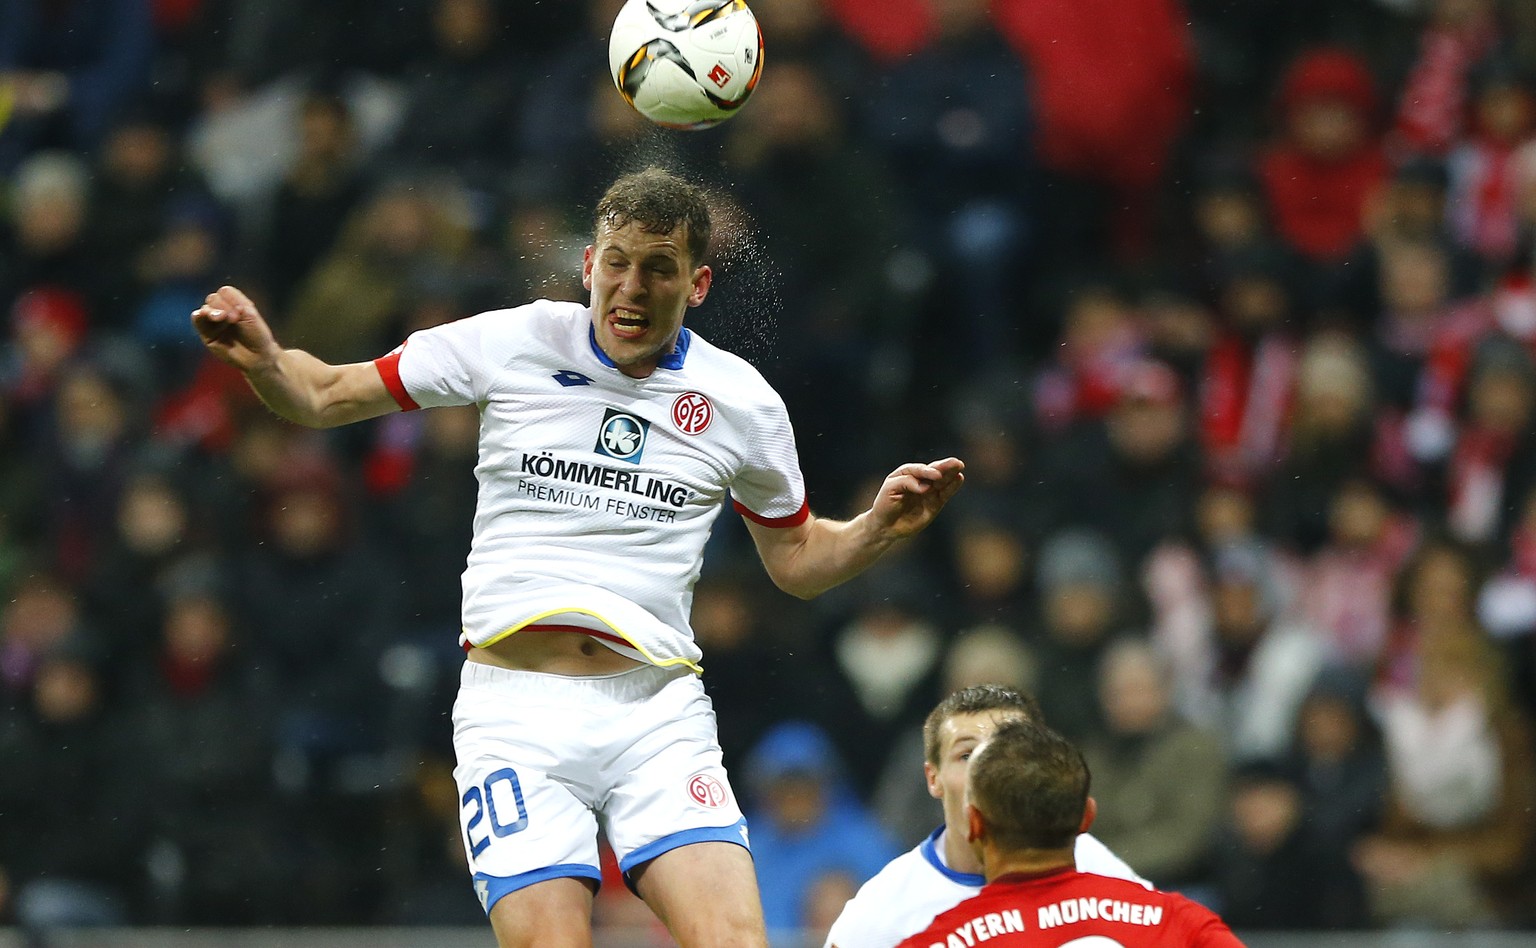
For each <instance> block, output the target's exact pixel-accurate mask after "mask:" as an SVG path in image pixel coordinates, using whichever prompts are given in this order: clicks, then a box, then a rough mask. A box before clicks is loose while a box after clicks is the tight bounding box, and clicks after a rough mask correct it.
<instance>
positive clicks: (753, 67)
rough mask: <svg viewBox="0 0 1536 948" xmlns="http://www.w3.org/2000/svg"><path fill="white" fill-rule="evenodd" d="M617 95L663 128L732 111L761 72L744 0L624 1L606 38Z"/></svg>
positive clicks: (691, 125) (704, 124) (695, 124)
mask: <svg viewBox="0 0 1536 948" xmlns="http://www.w3.org/2000/svg"><path fill="white" fill-rule="evenodd" d="M608 67H609V71H610V72H611V73H612V74H613V83H614V85H616V86H618V88H619V92H620V93H622V94H623V96H624V99H625V101H627V102H629V104H630V105H632V106H634V107H635V110H636V111H638V112H639V113H640V114H641V115H644V116H645V117H646V118H648V119H650V120H651V121H653V122H655V123H656V124H657V125H664V126H666V127H667V128H681V129H698V128H708V127H709V126H711V125H716V124H719V123H720V122H723V121H725V120H726V119H728V118H730V117H731V116H732V115H735V114H736V111H737V110H738V109H740V108H741V107H742V105H744V104H745V103H746V101H747V98H748V97H749V96H751V95H752V90H753V89H755V88H757V80H758V79H759V78H760V77H761V76H762V74H763V34H762V31H761V30H760V29H759V28H758V25H757V18H756V17H755V16H753V15H752V11H751V10H749V9H748V8H747V5H746V3H745V0H628V2H627V3H625V4H624V7H623V8H622V9H621V10H619V15H618V17H617V18H616V19H615V20H614V21H613V32H612V33H611V34H610V35H609V37H608Z"/></svg>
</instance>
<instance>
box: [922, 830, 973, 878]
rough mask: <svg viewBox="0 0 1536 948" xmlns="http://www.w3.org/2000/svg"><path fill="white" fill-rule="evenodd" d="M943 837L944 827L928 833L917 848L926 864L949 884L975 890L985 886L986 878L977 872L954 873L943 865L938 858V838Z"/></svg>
mask: <svg viewBox="0 0 1536 948" xmlns="http://www.w3.org/2000/svg"><path fill="white" fill-rule="evenodd" d="M943 835H944V827H942V826H940V827H939V828H938V829H936V830H934V831H933V832H932V833H929V834H928V838H927V839H925V840H923V842H922V844H921V845H919V846H918V849H919V850H920V851H921V852H922V854H923V858H924V859H926V860H928V864H929V865H931V866H933V868H935V869H937V870H939V873H940V874H941V875H943V876H944V878H946V879H948V880H949V881H951V882H957V883H959V884H960V885H969V886H975V887H977V888H980V887H981V886H984V885H986V884H987V877H986V876H984V875H982V874H981V873H979V872H956V871H955V870H954V869H951V868H949V867H948V866H946V865H944V860H943V859H940V858H939V837H941V836H943Z"/></svg>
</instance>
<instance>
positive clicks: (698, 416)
mask: <svg viewBox="0 0 1536 948" xmlns="http://www.w3.org/2000/svg"><path fill="white" fill-rule="evenodd" d="M714 420H715V406H714V405H713V404H711V403H710V401H709V399H707V398H705V397H704V396H703V395H701V394H699V393H698V392H684V393H683V394H681V395H679V396H677V399H676V400H675V401H673V402H672V423H673V424H674V425H677V430H678V431H681V432H682V433H683V434H689V435H696V434H699V433H700V432H702V431H703V430H704V429H705V428H708V427H709V423H710V422H712V421H714Z"/></svg>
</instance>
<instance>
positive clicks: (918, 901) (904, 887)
mask: <svg viewBox="0 0 1536 948" xmlns="http://www.w3.org/2000/svg"><path fill="white" fill-rule="evenodd" d="M943 838H944V827H942V826H940V827H939V828H938V829H936V830H934V831H933V833H932V834H931V835H930V836H929V837H928V838H927V839H925V840H923V841H922V842H921V843H919V844H917V846H916V847H915V848H914V849H911V850H909V851H907V852H905V853H902V854H901V855H900V856H897V857H896V858H895V859H892V860H891V861H890V862H888V863H886V864H885V868H884V869H881V870H880V871H879V872H877V873H875V876H874V878H872V879H870V880H869V881H868V882H866V883H864V884H863V885H862V886H860V887H859V891H858V892H857V893H855V894H854V896H853V898H851V899H849V900H848V904H847V905H845V906H843V912H842V914H841V915H839V916H838V917H837V921H835V922H833V923H832V930H831V931H830V932H828V933H827V948H831V946H834V945H835V946H836V948H894V946H896V945H899V944H901V943H902V942H903V941H905V940H906V939H907V938H909V937H911V936H912V935H915V934H917V933H918V932H920V931H922V930H923V929H925V928H927V927H928V925H929V924H930V923H931V922H932V921H933V919H934V917H935V916H937V915H938V914H939V913H940V912H947V911H949V910H950V909H952V908H954V907H955V906H956V905H959V904H960V903H961V902H963V901H965V900H966V899H968V898H970V897H971V896H973V895H975V894H976V893H978V892H980V891H981V888H982V886H984V885H986V882H987V880H986V879H985V878H984V877H983V876H982V875H981V874H980V873H970V872H957V871H955V870H954V869H951V868H949V866H947V865H945V864H944V846H943ZM1074 855H1075V857H1076V860H1077V869H1078V871H1079V872H1091V873H1093V874H1095V875H1101V876H1113V877H1114V878H1116V879H1129V880H1130V881H1132V882H1135V883H1139V884H1140V885H1143V886H1145V887H1146V888H1148V889H1150V888H1152V883H1150V882H1148V881H1147V880H1145V879H1143V878H1142V877H1141V876H1139V875H1137V874H1136V871H1135V870H1134V869H1132V868H1131V867H1130V866H1128V865H1126V864H1125V861H1124V860H1122V859H1121V858H1120V857H1119V856H1116V855H1115V854H1114V853H1112V852H1110V851H1109V847H1107V846H1105V845H1104V844H1103V843H1101V842H1099V841H1098V840H1097V839H1094V838H1093V837H1092V836H1090V835H1088V834H1087V833H1083V834H1082V835H1080V836H1078V837H1077V847H1076V850H1075V853H1074Z"/></svg>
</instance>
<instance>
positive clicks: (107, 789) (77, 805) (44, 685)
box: [0, 639, 143, 937]
mask: <svg viewBox="0 0 1536 948" xmlns="http://www.w3.org/2000/svg"><path fill="white" fill-rule="evenodd" d="M8 717H9V721H8V722H7V723H8V725H9V726H7V727H5V728H4V729H3V730H0V809H3V811H4V812H5V813H6V814H7V817H6V820H5V828H4V830H3V831H0V867H4V868H3V869H0V871H3V872H4V873H5V875H6V876H7V877H8V878H9V879H10V885H11V887H12V888H13V889H14V893H15V894H14V896H13V898H14V899H15V917H16V921H17V922H18V923H19V924H20V926H21V927H22V930H23V931H30V932H33V933H34V934H35V935H37V937H43V933H46V932H48V931H51V930H53V929H56V928H60V927H76V926H85V925H118V924H122V923H123V922H124V921H126V920H127V919H128V918H129V917H130V916H129V910H130V905H131V902H130V899H131V897H132V895H133V894H134V888H135V886H136V885H137V884H138V882H139V879H138V878H137V875H136V872H135V870H136V869H137V867H138V863H137V861H136V860H135V859H134V854H135V852H136V843H137V841H138V834H139V832H140V829H141V825H140V820H141V818H142V815H143V814H142V812H139V811H136V810H135V809H134V808H131V807H123V802H124V801H125V800H128V799H131V796H130V794H129V788H130V786H131V784H132V781H133V777H134V775H135V768H136V766H137V765H136V763H135V762H134V761H133V759H132V757H131V756H130V755H129V754H128V753H127V750H126V747H125V745H124V742H123V740H122V737H123V735H122V733H121V727H122V725H121V722H118V721H116V720H114V718H113V717H112V715H110V714H109V713H108V712H107V708H106V694H105V686H104V684H103V681H102V678H101V673H100V671H99V669H98V667H97V658H96V656H95V655H93V654H92V652H91V651H90V649H89V648H87V647H85V646H84V642H83V640H81V639H74V640H71V641H68V642H63V643H60V644H58V645H55V646H54V647H52V648H51V649H49V650H48V651H47V652H44V653H43V654H42V655H41V656H40V657H39V659H38V661H37V664H36V667H35V669H34V673H33V678H32V685H31V688H30V690H29V692H28V695H27V697H26V701H25V704H24V707H23V709H22V710H21V711H20V712H19V713H16V714H12V715H9V716H8Z"/></svg>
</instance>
